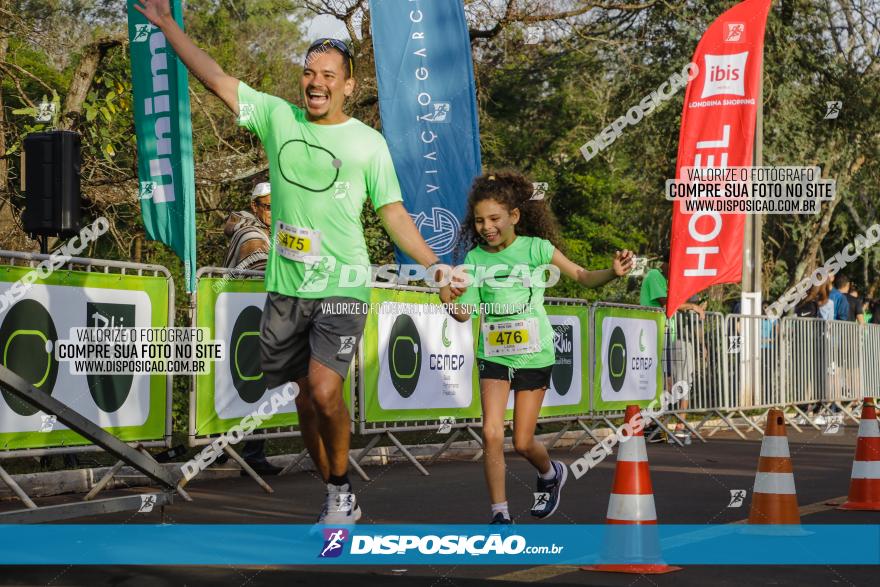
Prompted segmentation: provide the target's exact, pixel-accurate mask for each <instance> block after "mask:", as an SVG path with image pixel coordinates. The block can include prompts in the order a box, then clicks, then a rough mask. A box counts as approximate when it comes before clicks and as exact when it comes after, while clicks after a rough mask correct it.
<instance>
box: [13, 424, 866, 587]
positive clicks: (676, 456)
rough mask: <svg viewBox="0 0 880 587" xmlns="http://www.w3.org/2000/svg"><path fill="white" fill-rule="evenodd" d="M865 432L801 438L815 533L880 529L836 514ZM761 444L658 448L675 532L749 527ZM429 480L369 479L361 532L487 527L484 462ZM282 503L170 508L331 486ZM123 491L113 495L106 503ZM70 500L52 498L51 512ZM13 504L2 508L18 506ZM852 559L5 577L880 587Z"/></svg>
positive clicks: (210, 495) (241, 585)
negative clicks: (741, 495) (629, 571)
mask: <svg viewBox="0 0 880 587" xmlns="http://www.w3.org/2000/svg"><path fill="white" fill-rule="evenodd" d="M855 430H856V429H855V427H853V426H848V427H846V429H845V431H844V433H843V434H840V435H823V434H821V433H819V432H817V431H814V430H810V431H806V430H805V431H804V432H803V433H800V434H798V433H795V432H794V431H793V430H789V440H790V444H791V452H792V460H793V464H794V471H795V480H796V486H797V491H798V503H799V504H800V506H801V516H802V521H803V523H809V524H823V523H837V524H849V523H852V524H880V512H844V511H839V510H836V509H834V508H833V507H832V506H828V505H826V504H825V502H826V501H828V500H829V499H833V498H840V497H842V496H845V495H846V493H847V490H848V487H849V476H850V470H851V467H852V458H853V454H854V447H855ZM759 442H760V439H759V437H758V436H757V434H754V433H753V434H751V438H750V440H748V441H744V440H740V439H739V438H738V437H735V436H733V435H731V434H725V433H721V434H718V435H716V436H715V437H714V438H712V439H710V440H709V442H708V443H706V444H701V443H699V442H695V444H693V445H691V446H689V447H684V448H679V447H677V446H673V445H666V444H651V445H649V447H648V454H649V460H650V467H651V477H652V481H653V484H654V493H655V502H656V507H657V513H658V517H659V521H660V522H661V523H670V524H726V523H732V522H737V521H741V520H743V519H744V518H747V517H748V508H749V503H748V499H747V500H746V503H745V504H743V506H742V507H739V508H731V507H728V504H729V502H730V491H731V490H735V489H746V490H750V489H751V486H752V484H753V481H754V477H755V471H756V467H757V459H758V453H759V451H760V444H759ZM586 448H587V447H583V446H581V447H579V448H577V449H575V451H574V452H570V451H568V450H567V449H566V450H557V451H554V458H558V459H561V460H563V461H565V462H571V461H572V460H574V459H575V458H577V457H578V456H580V455H581V454H583V451H584V450H585V449H586ZM430 471H431V476H430V477H423V476H422V475H420V474H419V473H418V472H417V471H416V469H414V468H413V467H412V466H411V465H409V464H408V463H404V462H395V463H391V464H389V465H385V466H381V467H380V466H376V467H368V468H367V472H368V473H369V474H370V476H371V477H372V480H371V481H370V482H368V483H365V482H362V481H357V482H356V483H355V492H356V493H357V495H358V499H359V502H360V503H361V505H362V508H363V512H364V519H363V520H362V521H361V522H362V523H367V524H381V523H406V524H437V523H449V524H456V523H470V524H474V523H484V522H487V521H488V497H487V493H486V489H485V485H484V482H483V477H482V468H481V465H480V463H479V462H471V461H470V460H469V459H464V460H449V461H443V462H439V463H437V464H435V465H433V466H432V467H431V468H430ZM613 474H614V459H613V457H612V458H609V459H607V460H606V461H605V462H603V463H602V464H601V465H599V467H598V468H596V469H594V470H592V471H590V472H589V473H588V474H587V475H585V476H583V477H582V478H580V479H577V480H576V479H574V478H573V477H570V478H569V484H568V485H566V489H565V492H564V494H563V502H562V505H561V506H560V509H559V511H558V512H557V513H556V515H555V516H554V517H553V518H552V522H553V523H557V524H565V523H571V524H601V523H604V521H605V511H606V508H607V505H608V495H609V492H610V489H611V484H612V477H613ZM269 481H270V483H271V485H272V487H273V488H274V489H275V493H274V494H272V495H269V494H266V493H264V492H263V491H262V490H261V489H260V488H259V487H258V486H257V485H256V484H255V483H254V482H253V481H252V480H250V479H248V478H239V477H236V478H229V479H220V480H214V481H209V482H203V483H199V482H197V481H196V482H193V483H192V484H191V485H190V486H189V487H188V489H189V490H190V494H191V495H192V496H193V498H194V501H193V502H192V503H184V502H182V501H179V500H178V501H177V502H175V504H174V505H171V506H168V507H167V508H166V511H165V521H166V523H177V524H184V523H187V524H219V523H226V524H239V523H240V524H244V523H253V524H267V523H271V524H284V523H290V524H305V523H311V522H312V521H314V518H315V516H316V515H317V512H318V510H319V508H320V505H321V502H322V499H323V487H322V485H321V484H320V483H319V481H318V479H317V478H316V477H315V476H314V474H313V473H310V472H306V471H299V472H296V473H293V474H290V475H286V476H284V477H280V478H271V479H269ZM533 488H534V472H533V471H532V469H531V467H530V466H529V465H528V463H526V462H525V461H524V460H523V459H521V458H519V457H518V456H516V455H515V454H509V455H508V500H509V502H510V506H511V514H512V515H513V517H514V521H515V523H517V524H531V523H536V522H535V521H534V520H533V519H532V518H531V517H530V516H529V514H528V510H529V507H530V506H531V498H532V491H534V489H533ZM114 494H120V492H112V493H108V494H107V496H110V495H114ZM65 499H70V498H63V497H59V498H51V499H43V500H40V503H41V505H48V504H50V503H58V502H63V501H64V500H65ZM7 507H8V504H5V505H4V509H7ZM160 520H161V518H160V515H159V513H158V511H157V512H153V513H150V514H137V515H134V516H133V515H132V514H131V513H123V514H113V515H105V516H100V517H97V516H96V517H91V518H86V519H78V520H72V521H71V522H75V523H129V524H134V523H158V522H160ZM858 562H859V561H841V562H840V564H837V565H832V566H827V565H816V566H802V567H784V566H731V567H722V566H717V565H713V566H687V567H685V568H684V569H683V570H682V571H679V572H676V573H671V574H667V575H651V576H639V575H618V574H609V573H591V572H584V571H581V570H579V569H578V568H576V567H560V566H538V567H515V566H511V567H489V566H457V567H438V566H411V567H410V568H407V569H405V570H402V569H391V568H386V567H351V566H346V567H338V568H333V569H328V568H327V567H322V568H320V569H315V568H309V567H232V566H228V567H150V568H146V567H125V566H118V567H113V566H103V567H81V566H70V567H59V566H44V567H0V585H52V586H53V587H54V586H60V585H88V586H90V587H98V586H103V585H114V586H129V585H131V586H152V585H186V586H192V585H210V586H212V587H226V586H229V587H245V586H251V585H267V586H275V585H278V586H282V585H284V586H289V585H328V581H329V584H330V585H340V586H347V585H358V586H362V587H371V586H373V585H377V586H378V585H392V586H393V585H425V586H438V587H439V586H442V585H462V586H470V585H479V584H486V581H487V580H488V579H492V580H493V581H492V583H491V584H494V585H504V584H514V583H515V584H519V585H522V584H523V583H534V582H540V583H543V584H556V585H562V584H566V585H567V584H572V585H621V586H635V585H646V586H648V585H656V586H660V585H673V584H674V585H706V584H713V585H741V584H746V585H838V584H839V585H876V584H877V572H878V570H880V569H878V568H877V567H869V566H858V565H857V563H858Z"/></svg>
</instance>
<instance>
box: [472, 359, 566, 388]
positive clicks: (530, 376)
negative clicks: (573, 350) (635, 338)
mask: <svg viewBox="0 0 880 587" xmlns="http://www.w3.org/2000/svg"><path fill="white" fill-rule="evenodd" d="M477 365H478V366H479V369H480V379H500V380H501V381H510V389H511V390H513V391H520V390H531V389H547V388H549V387H550V373H551V372H552V371H553V365H550V366H549V367H540V368H538V369H511V368H510V367H507V366H505V365H502V364H500V363H493V362H492V361H487V360H486V359H478V360H477Z"/></svg>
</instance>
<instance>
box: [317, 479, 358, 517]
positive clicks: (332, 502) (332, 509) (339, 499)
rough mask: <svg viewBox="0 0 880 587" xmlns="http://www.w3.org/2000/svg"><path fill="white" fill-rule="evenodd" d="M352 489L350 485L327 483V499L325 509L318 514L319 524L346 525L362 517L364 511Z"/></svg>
mask: <svg viewBox="0 0 880 587" xmlns="http://www.w3.org/2000/svg"><path fill="white" fill-rule="evenodd" d="M350 489H351V487H350V486H349V485H343V486H339V485H331V484H329V483H328V484H327V499H326V501H325V502H324V509H323V510H321V514H320V515H319V516H318V521H317V523H318V524H326V525H332V526H344V525H346V524H354V523H356V522H357V521H358V520H360V519H361V516H362V515H363V513H362V512H361V508H360V506H359V505H358V503H357V498H356V497H355V495H354V493H351V491H350Z"/></svg>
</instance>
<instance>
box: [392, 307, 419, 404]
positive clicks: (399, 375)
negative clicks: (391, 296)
mask: <svg viewBox="0 0 880 587" xmlns="http://www.w3.org/2000/svg"><path fill="white" fill-rule="evenodd" d="M387 356H388V370H389V371H390V373H391V382H392V384H393V385H394V389H396V390H397V393H399V394H400V395H401V396H402V397H409V396H411V395H412V394H413V393H414V392H415V390H416V387H417V386H418V384H419V373H420V372H421V369H422V345H421V338H420V336H419V329H418V328H417V327H416V324H415V322H413V319H412V318H410V317H409V316H408V315H406V314H401V315H400V316H398V317H397V318H396V319H395V320H394V324H393V325H392V326H391V337H390V338H389V341H388V353H387Z"/></svg>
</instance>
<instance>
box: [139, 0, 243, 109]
mask: <svg viewBox="0 0 880 587" xmlns="http://www.w3.org/2000/svg"><path fill="white" fill-rule="evenodd" d="M134 8H135V10H137V11H138V12H140V13H141V14H143V15H144V16H146V17H147V20H149V21H150V22H151V23H153V24H154V25H156V26H157V27H159V29H160V30H161V31H162V33H163V34H164V35H165V38H166V39H168V42H169V43H170V44H171V46H172V47H173V48H174V51H175V52H176V53H177V55H178V56H179V57H180V59H181V61H183V64H184V65H186V68H187V69H188V70H189V71H190V73H192V74H193V75H194V76H195V77H196V78H197V79H198V80H199V81H200V82H202V85H203V86H205V88H207V89H208V91H209V92H211V93H212V94H214V95H215V96H217V97H218V98H220V99H221V100H223V103H224V104H226V105H227V106H228V107H229V109H230V110H232V112H233V114H235V115H236V116H238V80H237V79H235V78H234V77H232V76H230V75H227V74H226V72H225V71H223V69H222V68H221V67H220V66H219V65H218V64H217V62H216V61H214V60H213V59H211V57H210V56H209V55H208V54H207V53H205V52H204V51H202V50H201V49H199V48H198V47H197V46H196V44H195V43H193V42H192V39H190V38H189V37H188V36H186V33H185V32H183V30H182V29H181V28H180V27H179V26H177V22H176V21H175V20H174V17H172V16H171V7H170V6H169V4H168V0H138V3H137V4H135V5H134Z"/></svg>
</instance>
